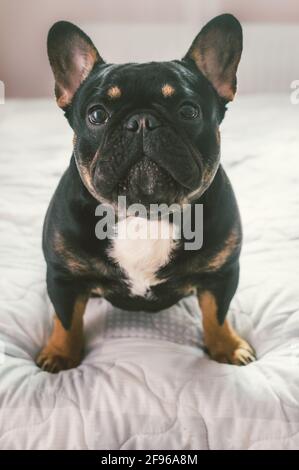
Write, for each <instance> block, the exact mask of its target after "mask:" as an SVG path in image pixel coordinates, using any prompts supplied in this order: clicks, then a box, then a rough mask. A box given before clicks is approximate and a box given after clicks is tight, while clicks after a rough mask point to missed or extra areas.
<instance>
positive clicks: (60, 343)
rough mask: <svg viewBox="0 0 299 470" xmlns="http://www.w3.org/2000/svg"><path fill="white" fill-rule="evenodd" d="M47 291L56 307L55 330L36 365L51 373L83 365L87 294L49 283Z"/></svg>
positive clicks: (62, 285)
mask: <svg viewBox="0 0 299 470" xmlns="http://www.w3.org/2000/svg"><path fill="white" fill-rule="evenodd" d="M48 292H49V295H50V298H51V300H52V303H53V305H54V308H55V312H56V315H55V318H54V328H53V331H52V334H51V336H50V338H49V340H48V343H47V344H46V346H45V347H44V348H43V349H42V350H41V352H40V353H39V355H38V357H37V359H36V363H37V365H38V366H39V367H41V368H42V369H43V370H46V371H48V372H53V373H56V372H59V371H61V370H66V369H72V368H74V367H77V366H78V365H79V364H80V361H81V357H82V351H83V345H84V336H83V314H84V311H85V306H86V303H87V300H88V296H87V295H78V294H77V295H76V294H75V287H74V286H73V285H68V284H66V285H65V284H62V283H57V282H56V281H55V282H48Z"/></svg>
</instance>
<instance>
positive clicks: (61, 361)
mask: <svg viewBox="0 0 299 470" xmlns="http://www.w3.org/2000/svg"><path fill="white" fill-rule="evenodd" d="M36 364H37V365H38V366H39V367H40V368H41V369H42V370H44V371H46V372H51V373H52V374H57V372H60V371H61V370H68V369H73V368H74V367H77V366H78V365H79V364H80V357H76V358H74V357H70V356H65V355H62V354H59V352H57V351H55V350H54V349H51V348H49V347H47V346H46V347H45V348H44V349H42V351H41V352H40V353H39V355H38V357H37V359H36Z"/></svg>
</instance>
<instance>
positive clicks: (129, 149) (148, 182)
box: [71, 62, 220, 205]
mask: <svg viewBox="0 0 299 470" xmlns="http://www.w3.org/2000/svg"><path fill="white" fill-rule="evenodd" d="M218 108H219V104H218V102H217V97H216V95H215V93H214V92H213V90H212V88H211V86H210V85H209V83H208V82H207V80H206V79H205V78H204V77H201V76H200V75H199V74H198V73H194V72H192V71H191V70H189V69H188V68H187V67H186V66H185V65H184V64H183V63H179V62H178V63H175V62H168V63H162V64H161V63H149V64H141V65H136V64H128V65H116V66H115V65H99V66H98V67H96V68H95V69H94V70H93V72H92V74H91V76H90V77H89V79H88V80H87V81H86V82H85V83H84V84H83V85H82V87H81V88H80V90H79V92H78V94H77V95H76V96H75V99H74V106H73V108H72V113H71V122H72V126H73V128H74V131H75V135H76V142H75V158H76V161H77V165H78V169H79V171H80V174H81V177H82V180H83V181H84V183H85V185H86V186H87V187H88V189H89V190H90V191H91V192H92V193H93V194H94V195H95V196H98V198H99V199H100V200H101V199H105V200H108V201H109V202H115V201H116V200H117V197H118V196H119V195H122V196H127V201H128V203H129V204H132V203H143V204H144V205H147V204H149V203H166V204H171V203H174V202H176V203H182V202H183V201H184V200H186V198H188V196H190V195H191V194H195V193H197V194H200V193H202V192H203V191H204V190H205V189H206V187H207V186H208V185H209V183H210V181H211V180H212V178H213V176H214V174H215V171H216V169H217V166H218V161H219V134H218V124H219V118H220V111H219V109H218Z"/></svg>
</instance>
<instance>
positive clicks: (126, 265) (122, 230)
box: [109, 216, 176, 297]
mask: <svg viewBox="0 0 299 470" xmlns="http://www.w3.org/2000/svg"><path fill="white" fill-rule="evenodd" d="M115 229H116V235H115V238H114V239H113V241H112V246H111V248H110V250H109V256H110V257H111V258H113V259H114V261H116V262H117V263H118V264H119V266H120V267H121V268H122V269H123V271H124V272H125V274H126V275H127V277H128V278H129V287H130V290H131V294H132V295H139V296H143V297H144V296H146V295H148V294H149V291H150V288H151V286H154V285H156V284H159V283H161V282H163V281H162V280H161V279H158V278H157V277H156V273H157V271H158V270H159V269H160V268H161V267H162V266H164V265H166V264H167V263H168V261H169V259H170V256H171V252H172V250H173V249H174V248H175V245H176V237H175V229H174V226H173V224H170V223H169V222H168V221H165V220H162V221H159V220H147V219H144V218H142V217H133V216H132V217H127V218H126V219H123V220H122V221H120V222H118V224H117V225H116V227H115Z"/></svg>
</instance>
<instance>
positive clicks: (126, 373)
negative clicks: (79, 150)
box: [0, 94, 299, 450]
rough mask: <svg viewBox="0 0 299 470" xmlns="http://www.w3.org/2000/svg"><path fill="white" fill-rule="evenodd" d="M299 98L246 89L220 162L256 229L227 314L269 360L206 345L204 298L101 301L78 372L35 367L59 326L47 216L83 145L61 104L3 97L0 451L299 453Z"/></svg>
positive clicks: (248, 233)
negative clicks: (170, 302) (52, 298)
mask: <svg viewBox="0 0 299 470" xmlns="http://www.w3.org/2000/svg"><path fill="white" fill-rule="evenodd" d="M298 124H299V105H297V106H296V105H292V104H291V102H290V98H289V96H288V95H271V94H269V95H260V96H259V95H255V96H254V95H252V96H243V97H241V96H240V97H237V98H236V101H235V102H234V103H233V104H231V105H230V106H229V109H228V112H227V116H226V118H225V121H224V123H223V125H222V161H223V164H224V167H225V169H226V170H227V173H228V175H229V177H230V179H231V181H232V183H233V185H234V188H235V192H236V195H237V198H238V201H239V205H240V211H241V215H242V219H243V226H244V235H245V237H244V247H243V250H242V254H241V277H240V283H239V287H238V290H237V293H236V295H235V297H234V299H233V301H232V303H231V307H230V311H229V318H230V320H231V322H232V323H233V324H234V325H235V327H236V329H237V330H238V331H239V333H240V334H242V335H243V336H244V337H245V338H246V339H247V340H248V341H249V342H250V343H251V344H252V345H253V346H254V348H255V350H256V353H257V361H256V362H254V363H252V364H250V365H248V366H245V367H238V366H233V365H227V364H218V363H216V362H214V361H212V360H211V359H210V358H209V357H208V356H207V355H206V353H205V352H204V350H203V341H202V325H201V317H200V311H199V308H198V306H197V303H196V299H195V298H194V297H188V298H186V299H184V300H182V301H180V302H179V303H178V304H177V305H175V306H173V307H172V308H170V309H167V310H164V311H162V312H161V313H159V314H157V315H148V314H146V313H144V312H137V313H132V312H131V313H129V312H126V311H121V310H119V309H117V308H114V307H113V306H112V305H111V304H109V303H108V302H107V301H105V300H103V299H91V300H90V301H89V303H88V307H87V312H86V315H85V318H84V321H85V331H86V348H85V353H84V359H83V362H82V364H81V365H80V366H79V367H78V368H77V369H72V370H69V371H65V372H60V373H59V374H57V375H52V374H49V373H47V372H44V371H41V370H40V369H39V368H38V367H37V366H36V365H35V363H34V358H35V357H36V355H37V353H38V351H39V350H40V349H41V347H42V346H43V345H44V344H45V342H46V341H47V338H48V336H49V334H50V331H51V327H52V321H53V312H52V307H51V305H50V302H49V300H48V298H47V293H46V284H45V262H44V260H43V256H42V251H41V230H42V222H43V217H44V213H45V211H46V208H47V205H48V202H49V199H50V197H51V195H52V193H53V191H54V189H55V187H56V185H57V182H58V180H59V177H60V175H61V174H62V172H63V171H64V169H65V168H66V166H67V164H68V160H69V157H70V153H71V141H72V133H71V130H70V129H69V128H68V125H67V122H66V120H65V119H64V118H63V116H62V113H61V112H60V111H59V110H58V109H57V108H56V106H55V104H54V102H53V101H46V100H37V101H8V102H7V103H6V104H5V105H1V106H0V227H1V228H0V407H1V410H0V448H1V449H109V450H112V449H122V450H126V449H184V450H189V449H295V448H298V447H299V341H298V339H299V287H298V281H299V263H298V259H299V217H298V215H299V194H298V187H299V171H298V170H299V155H298V148H299V132H298Z"/></svg>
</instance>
